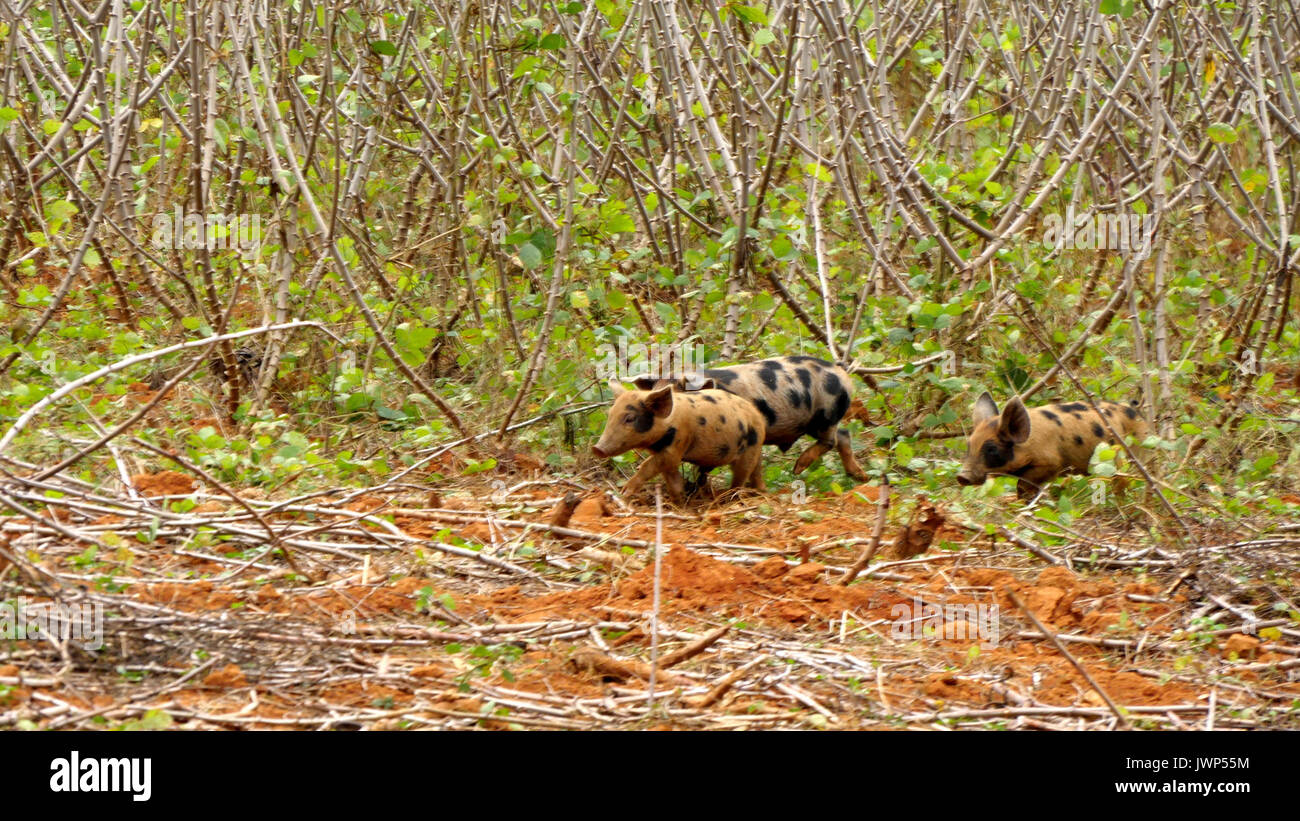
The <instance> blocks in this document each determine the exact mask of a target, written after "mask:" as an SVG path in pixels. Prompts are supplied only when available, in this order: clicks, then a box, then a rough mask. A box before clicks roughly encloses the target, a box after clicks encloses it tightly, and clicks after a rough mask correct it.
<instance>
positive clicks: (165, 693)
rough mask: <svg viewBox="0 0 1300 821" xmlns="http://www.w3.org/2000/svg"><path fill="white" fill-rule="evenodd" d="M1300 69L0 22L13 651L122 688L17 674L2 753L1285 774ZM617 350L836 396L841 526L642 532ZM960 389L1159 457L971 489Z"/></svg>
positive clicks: (1062, 37) (1088, 46)
mask: <svg viewBox="0 0 1300 821" xmlns="http://www.w3.org/2000/svg"><path fill="white" fill-rule="evenodd" d="M1298 44H1300V8H1297V7H1296V6H1295V5H1294V4H1293V3H1292V2H1290V0H1287V2H1281V3H1264V2H1257V1H1255V0H1244V1H1243V2H1214V3H1211V2H1171V0H1151V2H1134V0H1100V2H1097V0H1077V1H1073V0H1072V1H1071V2H1065V3H1056V2H1040V1H1038V0H1030V1H1029V2H1020V0H954V1H953V2H941V1H940V0H914V2H908V1H907V0H883V1H879V2H878V1H877V0H864V1H863V2H861V3H855V2H846V0H806V1H804V0H798V1H796V0H773V2H770V3H766V4H762V5H759V4H755V5H748V4H742V3H736V2H721V0H691V2H676V3H674V2H664V1H663V0H594V2H581V1H580V2H570V3H540V2H532V0H478V2H471V3H467V4H446V3H435V4H432V5H412V4H405V3H398V2H388V1H387V0H385V2H363V3H360V4H352V5H347V4H336V5H330V4H327V3H315V2H299V3H293V4H288V3H272V2H245V0H210V2H200V0H186V2H180V3H172V2H164V0H135V2H127V1H126V0H105V2H103V3H100V4H98V5H94V6H85V5H82V4H81V3H79V2H76V0H55V2H52V3H41V4H37V3H31V2H5V3H3V5H0V56H2V57H3V59H0V328H2V329H3V330H2V331H0V416H2V417H3V420H2V421H0V424H3V429H2V430H0V477H2V479H0V513H3V514H4V515H3V516H2V517H0V522H2V523H3V524H2V525H0V605H4V606H6V607H10V608H11V610H10V611H9V612H12V606H13V605H14V604H15V603H19V604H27V605H46V606H48V605H51V604H56V605H61V606H72V605H76V606H93V607H96V608H98V612H99V613H101V614H102V618H103V621H102V628H103V639H104V643H103V645H102V647H97V648H87V647H85V646H83V644H82V643H80V642H77V641H66V642H55V641H30V640H9V639H4V638H0V727H21V728H79V729H84V728H102V727H120V726H126V727H146V728H148V727H184V728H248V727H256V728H286V727H288V728H302V729H344V728H359V727H360V728H420V727H442V728H450V727H458V728H493V729H495V728H512V727H519V728H534V727H536V728H547V727H549V728H655V727H683V728H719V729H721V728H728V729H743V728H771V727H809V726H812V727H827V728H859V727H862V728H868V727H878V728H886V727H888V728H929V727H950V726H971V727H979V728H988V729H1005V728H1110V727H1137V728H1162V729H1199V728H1207V727H1216V728H1248V727H1269V728H1276V727H1288V728H1295V727H1297V726H1300V719H1298V718H1297V716H1298V715H1300V672H1298V671H1300V602H1298V598H1297V596H1298V594H1297V589H1296V581H1297V578H1300V572H1298V571H1300V567H1298V565H1300V524H1297V521H1298V520H1300V515H1297V514H1300V496H1297V495H1296V492H1297V491H1296V489H1297V487H1300V443H1298V442H1297V424H1300V325H1298V324H1297V322H1296V310H1295V309H1296V305H1297V302H1298V301H1300V295H1298V294H1296V293H1295V287H1294V286H1295V273H1296V265H1297V263H1298V262H1300V231H1298V230H1297V228H1296V226H1295V225H1294V222H1293V220H1294V215H1295V214H1296V213H1298V212H1300V208H1297V198H1298V197H1300V186H1297V181H1296V178H1295V174H1296V161H1297V159H1300V150H1298V149H1300V95H1298V94H1297V91H1296V87H1297V82H1300V69H1298V66H1300V62H1298V61H1297V53H1296V52H1297V49H1298V48H1300V45H1298ZM185 214H189V215H190V216H191V218H194V217H197V216H198V215H202V217H203V223H202V224H203V226H204V229H205V230H206V228H207V227H208V226H211V225H212V224H213V222H212V219H213V218H214V217H215V216H217V215H222V216H223V217H224V216H232V217H233V216H239V217H240V218H241V220H244V219H245V218H251V217H256V222H255V223H253V224H252V227H251V228H250V224H249V223H248V222H240V223H239V225H240V226H242V228H244V229H247V231H248V232H247V233H245V232H243V231H241V229H240V228H232V229H231V234H230V236H227V235H226V234H225V232H224V229H218V230H216V231H215V233H214V234H212V235H211V236H208V237H206V239H205V241H203V242H195V243H189V242H187V241H186V239H185V237H186V232H187V228H188V226H189V223H186V222H185V218H184V215H185ZM1076 215H1077V216H1078V217H1079V218H1080V219H1081V223H1080V225H1081V226H1085V227H1087V232H1086V233H1085V232H1084V231H1083V230H1082V228H1081V229H1080V231H1078V232H1071V233H1070V235H1069V236H1068V238H1067V240H1068V241H1066V242H1063V243H1060V244H1059V245H1058V244H1056V243H1055V242H1054V239H1055V237H1056V236H1058V235H1059V232H1058V233H1057V234H1053V233H1052V230H1053V229H1052V226H1053V225H1059V224H1060V222H1061V220H1062V219H1063V218H1064V219H1073V218H1074V217H1075V216H1076ZM1117 217H1122V218H1124V219H1134V220H1137V221H1138V224H1140V225H1142V226H1144V228H1145V229H1149V232H1150V233H1149V234H1145V235H1143V236H1149V237H1150V239H1151V244H1150V246H1149V247H1148V248H1146V249H1145V251H1146V252H1135V251H1134V249H1132V248H1124V247H1113V246H1112V247H1103V244H1100V239H1099V237H1098V235H1097V232H1096V231H1095V230H1094V229H1097V228H1101V229H1103V233H1105V231H1106V230H1109V228H1110V227H1111V226H1113V225H1115V224H1116V223H1114V221H1113V220H1114V219H1115V218H1117ZM176 229H180V230H176ZM198 236H199V235H196V237H195V238H196V239H197V237H198ZM231 237H233V238H234V240H237V242H235V244H236V245H238V246H239V247H235V248H232V247H231V242H230V241H224V242H214V240H217V239H223V240H229V239H230V238H231ZM245 239H246V240H248V242H247V244H244V243H243V242H242V240H245ZM620 342H622V343H624V344H625V345H626V344H628V343H632V344H640V345H649V344H659V345H665V346H698V347H699V349H700V350H704V351H705V352H706V353H707V354H708V355H709V357H710V358H711V359H715V360H716V361H719V362H736V361H742V360H747V359H755V358H760V357H763V356H769V355H778V354H794V353H801V352H802V353H810V354H815V355H818V356H823V357H825V358H828V359H836V360H838V361H842V362H844V363H846V365H848V367H849V370H850V371H852V372H853V373H855V374H856V376H857V378H859V379H861V381H860V382H858V383H857V384H856V385H855V392H856V396H857V397H858V401H857V403H856V404H855V406H854V408H853V410H852V412H851V414H850V418H851V420H852V428H853V431H854V436H855V441H856V442H857V444H858V451H859V458H860V459H861V461H862V462H863V464H864V465H865V466H867V470H868V473H869V474H870V475H871V476H872V477H873V478H872V480H871V481H869V482H868V483H865V484H862V485H858V486H856V487H853V486H851V485H850V484H848V483H845V482H844V479H843V477H842V475H841V474H840V472H839V470H838V464H836V462H835V459H834V457H833V456H832V457H829V458H827V459H826V460H825V462H826V464H824V465H822V466H817V467H814V468H813V469H811V470H810V471H808V472H807V473H805V474H801V475H800V476H799V477H797V478H796V477H795V476H793V475H792V474H791V472H790V468H791V463H792V462H793V454H785V455H782V454H778V453H777V452H776V450H775V449H774V448H768V451H767V460H766V479H767V484H768V486H769V488H771V492H770V493H769V494H768V495H765V496H753V495H750V496H743V497H740V498H732V497H729V496H728V497H717V498H714V497H699V496H697V497H695V498H693V499H691V500H690V501H688V503H687V504H686V505H685V506H683V507H680V508H677V507H668V508H665V509H664V510H663V511H662V512H660V513H656V508H655V497H654V496H653V494H647V493H642V494H641V495H640V496H638V497H636V498H631V499H624V498H622V497H621V496H619V495H618V494H617V488H618V487H621V485H622V483H623V481H624V480H625V479H626V477H627V476H628V475H629V474H630V471H631V469H632V467H633V466H634V460H633V459H632V458H631V457H621V458H619V459H617V460H613V461H610V462H605V463H601V462H597V461H596V460H594V459H592V458H591V457H590V456H589V455H588V454H587V450H588V448H589V446H590V444H591V441H592V440H593V439H594V436H595V435H596V434H597V433H598V432H599V430H600V428H601V426H602V425H603V424H604V413H603V406H604V404H605V403H606V402H607V400H608V394H607V392H605V391H604V390H603V388H602V384H601V383H602V382H603V378H602V377H603V376H604V375H603V374H601V373H599V372H598V369H597V368H596V366H595V363H598V362H600V361H602V360H603V359H604V358H605V357H607V356H608V352H609V351H611V350H617V349H618V345H619V343H620ZM630 364H631V365H632V366H633V367H635V366H636V364H638V363H630ZM639 364H644V363H643V362H642V363H639ZM985 389H988V390H991V391H993V392H994V393H995V394H996V395H998V396H999V398H1001V397H1003V396H1008V395H1010V394H1012V393H1019V394H1021V395H1022V396H1024V397H1026V399H1028V400H1030V401H1031V402H1046V401H1053V400H1058V399H1070V400H1079V399H1083V398H1088V397H1091V398H1101V397H1106V398H1111V399H1116V400H1119V399H1130V398H1138V399H1139V400H1140V403H1141V407H1142V410H1143V413H1144V415H1145V416H1146V417H1148V418H1149V419H1150V420H1152V422H1153V423H1154V425H1153V428H1154V431H1155V434H1156V435H1155V436H1154V437H1153V438H1152V439H1151V440H1150V441H1148V442H1147V443H1146V444H1147V447H1146V449H1145V452H1144V454H1139V456H1140V458H1139V459H1137V460H1134V459H1125V458H1124V457H1123V456H1121V455H1118V454H1116V453H1111V452H1105V451H1104V449H1103V451H1102V452H1099V453H1098V454H1096V455H1095V457H1094V461H1095V464H1094V466H1093V471H1092V475H1091V476H1088V477H1075V478H1071V479H1066V480H1062V481H1061V482H1058V483H1057V485H1056V486H1055V487H1054V488H1053V492H1052V493H1050V494H1048V495H1046V496H1044V497H1043V498H1040V499H1038V500H1036V502H1035V503H1034V504H1032V505H1024V504H1021V503H1020V502H1018V501H1016V500H1015V498H1014V495H1013V494H1012V493H1011V488H1010V486H1009V484H1008V483H1007V482H1006V480H999V481H995V482H993V483H990V484H988V485H986V486H984V487H982V488H971V489H966V490H960V489H958V488H957V486H956V483H955V481H954V474H955V473H956V469H957V459H958V458H959V457H960V455H961V451H962V445H961V441H962V440H961V437H962V435H963V433H964V424H965V422H966V419H967V416H968V412H969V408H970V404H971V402H972V400H973V398H974V397H975V396H978V395H979V393H980V392H981V391H982V390H985ZM1117 472H1118V473H1120V474H1125V475H1126V477H1127V478H1128V479H1130V480H1131V481H1130V485H1131V486H1130V488H1129V492H1128V494H1127V495H1126V496H1124V497H1118V498H1117V497H1116V495H1115V494H1113V493H1111V486H1110V484H1109V483H1108V481H1107V478H1106V477H1108V476H1109V475H1111V474H1113V473H1117ZM656 545H661V546H662V547H663V548H664V549H663V552H662V554H661V562H660V564H659V566H658V570H656V562H655V560H654V558H655V556H656V554H657V552H656V550H655V546H656ZM656 578H657V579H658V581H657V582H656ZM656 589H657V590H658V594H657V595H656ZM918 602H920V603H923V604H924V605H937V606H954V607H955V606H963V607H965V606H977V605H978V606H985V607H994V608H996V610H995V611H993V612H995V613H996V615H995V617H994V623H995V624H996V626H997V629H998V633H999V637H1000V641H998V642H997V645H996V646H990V645H987V644H984V643H982V642H981V641H980V640H978V639H972V638H971V637H969V636H953V635H948V636H945V635H943V634H940V635H932V634H929V633H926V632H925V631H921V632H920V633H917V634H913V635H903V634H902V633H901V632H900V631H899V630H898V629H897V628H898V627H899V619H900V617H899V615H898V613H899V612H900V611H899V610H897V609H896V608H898V607H899V606H903V605H906V606H908V607H912V606H914V605H915V604H916V603H918ZM953 612H957V611H953ZM961 612H975V611H964V610H963V611H961ZM981 612H988V611H981ZM947 623H948V624H949V626H956V627H962V626H963V625H965V624H967V622H965V621H964V620H963V618H958V619H955V620H954V619H952V618H949V619H947ZM975 626H979V625H975ZM985 626H987V625H985ZM652 682H653V683H652Z"/></svg>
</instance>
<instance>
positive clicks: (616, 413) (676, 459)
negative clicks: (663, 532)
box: [591, 381, 767, 503]
mask: <svg viewBox="0 0 1300 821" xmlns="http://www.w3.org/2000/svg"><path fill="white" fill-rule="evenodd" d="M609 385H610V388H611V390H613V391H614V406H613V407H612V408H611V409H610V412H609V418H608V419H607V420H606V421H605V430H604V432H603V433H602V434H601V436H600V441H598V442H597V443H596V444H595V446H594V447H592V449H591V452H592V453H594V454H595V455H597V456H599V457H601V458H609V457H612V456H618V455H619V454H620V453H626V452H627V451H629V450H632V449H636V450H644V451H648V452H649V453H650V458H649V459H647V460H646V461H645V462H643V463H642V464H641V467H640V468H639V469H638V470H637V472H636V475H635V476H633V477H632V478H631V479H630V480H629V481H628V483H627V486H626V487H625V488H624V489H623V494H624V495H625V496H631V495H632V494H633V493H635V492H636V491H638V490H639V489H640V488H641V485H643V484H645V482H646V481H648V480H650V479H652V478H654V477H655V476H656V475H657V474H661V473H662V474H663V477H664V484H665V486H666V487H667V489H668V496H669V498H671V499H672V500H673V501H674V502H677V503H681V502H682V501H683V499H685V492H684V490H685V481H684V480H683V479H682V474H681V470H679V468H680V466H681V463H682V462H690V463H692V464H695V465H699V466H700V470H701V471H702V472H705V473H707V472H708V471H710V470H712V469H713V468H715V467H721V466H723V465H730V466H731V486H732V487H733V488H742V487H752V488H754V489H756V490H766V489H767V488H766V487H765V485H764V484H763V471H762V466H761V462H762V459H763V437H764V436H765V435H766V432H767V427H766V423H765V422H764V420H763V414H761V413H759V411H758V409H757V408H755V407H754V405H753V403H751V402H750V401H749V400H747V399H744V398H742V397H739V396H736V395H735V394H731V393H727V392H726V391H720V390H700V391H692V392H690V393H674V392H673V389H672V386H671V385H664V386H663V387H661V388H657V389H655V390H648V391H643V390H627V389H625V388H624V387H623V385H622V384H620V383H619V382H617V381H611V382H610V383H609Z"/></svg>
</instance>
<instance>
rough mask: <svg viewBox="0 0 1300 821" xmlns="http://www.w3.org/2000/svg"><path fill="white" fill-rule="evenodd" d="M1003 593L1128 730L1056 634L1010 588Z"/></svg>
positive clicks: (1119, 712) (1120, 712) (1106, 696)
mask: <svg viewBox="0 0 1300 821" xmlns="http://www.w3.org/2000/svg"><path fill="white" fill-rule="evenodd" d="M1003 591H1004V592H1005V593H1006V594H1007V597H1008V598H1010V599H1011V603H1012V604H1014V605H1015V606H1016V607H1018V608H1020V612H1022V613H1024V614H1025V615H1026V616H1028V617H1029V620H1030V621H1032V622H1033V623H1034V626H1035V627H1037V628H1038V630H1039V632H1041V633H1042V634H1043V635H1044V636H1047V638H1048V640H1049V641H1051V642H1052V644H1053V645H1054V646H1055V647H1056V650H1057V652H1059V653H1060V654H1061V655H1062V656H1065V660H1066V661H1068V662H1070V664H1072V665H1074V669H1076V670H1078V671H1079V674H1080V675H1082V676H1083V678H1084V680H1085V681H1087V682H1088V684H1089V685H1090V686H1091V687H1092V689H1094V690H1096V691H1097V694H1098V695H1099V696H1101V700H1102V701H1104V702H1106V706H1107V707H1109V708H1110V711H1111V712H1112V713H1114V714H1115V718H1116V719H1118V721H1119V725H1120V727H1121V728H1123V729H1125V730H1127V729H1129V723H1128V719H1127V718H1125V717H1124V711H1123V710H1121V709H1120V708H1119V705H1117V704H1116V703H1115V702H1114V700H1113V699H1111V697H1110V694H1109V693H1107V692H1106V691H1105V690H1104V689H1103V688H1102V686H1101V685H1100V684H1098V683H1097V682H1096V680H1095V679H1094V678H1093V677H1092V675H1091V674H1090V673H1089V672H1088V671H1087V670H1085V669H1084V667H1083V665H1082V664H1080V663H1079V662H1078V660H1077V659H1075V657H1074V656H1072V655H1070V651H1069V650H1066V649H1065V645H1064V644H1062V643H1061V642H1060V641H1059V640H1058V639H1057V638H1056V634H1055V633H1053V632H1052V631H1051V630H1048V629H1047V628H1046V627H1045V626H1044V625H1043V623H1042V622H1041V621H1039V620H1038V617H1037V616H1035V615H1034V613H1033V611H1032V610H1030V609H1029V608H1028V607H1026V606H1025V603H1024V602H1023V601H1021V600H1020V597H1019V596H1018V595H1016V591H1014V590H1012V589H1011V588H1010V587H1004V588H1003Z"/></svg>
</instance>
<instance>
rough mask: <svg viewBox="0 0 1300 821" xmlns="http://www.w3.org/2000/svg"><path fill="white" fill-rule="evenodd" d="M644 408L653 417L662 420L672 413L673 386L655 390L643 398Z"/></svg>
mask: <svg viewBox="0 0 1300 821" xmlns="http://www.w3.org/2000/svg"><path fill="white" fill-rule="evenodd" d="M645 406H646V408H647V409H648V410H649V411H650V412H651V413H652V414H654V415H655V416H657V417H659V418H661V419H662V418H664V417H666V416H668V415H669V414H671V413H672V412H673V386H672V385H664V386H663V387H662V388H657V389H655V390H653V391H650V393H649V394H648V395H647V396H646V398H645Z"/></svg>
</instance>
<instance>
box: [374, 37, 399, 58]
mask: <svg viewBox="0 0 1300 821" xmlns="http://www.w3.org/2000/svg"><path fill="white" fill-rule="evenodd" d="M370 50H371V51H373V52H374V53H375V54H382V55H384V56H385V57H396V56H397V46H395V45H393V44H392V43H391V42H389V41H388V40H372V41H371V42H370Z"/></svg>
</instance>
